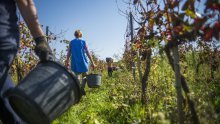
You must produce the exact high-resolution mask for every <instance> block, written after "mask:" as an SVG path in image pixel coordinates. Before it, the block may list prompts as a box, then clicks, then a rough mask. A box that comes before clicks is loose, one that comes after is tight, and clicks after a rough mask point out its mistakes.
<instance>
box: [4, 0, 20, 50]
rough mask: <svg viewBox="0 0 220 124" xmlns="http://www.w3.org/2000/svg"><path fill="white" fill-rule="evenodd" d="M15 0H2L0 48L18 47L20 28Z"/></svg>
mask: <svg viewBox="0 0 220 124" xmlns="http://www.w3.org/2000/svg"><path fill="white" fill-rule="evenodd" d="M17 21H18V18H17V14H16V4H15V1H14V0H0V50H10V49H17V48H18V42H19V30H18V25H17Z"/></svg>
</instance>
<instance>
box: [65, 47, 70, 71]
mask: <svg viewBox="0 0 220 124" xmlns="http://www.w3.org/2000/svg"><path fill="white" fill-rule="evenodd" d="M69 59H70V47H69V48H68V50H67V56H66V63H65V65H66V67H68V66H69Z"/></svg>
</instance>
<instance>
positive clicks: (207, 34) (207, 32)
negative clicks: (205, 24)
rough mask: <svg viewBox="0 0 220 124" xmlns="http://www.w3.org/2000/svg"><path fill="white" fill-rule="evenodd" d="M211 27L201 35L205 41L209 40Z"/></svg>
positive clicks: (211, 31)
mask: <svg viewBox="0 0 220 124" xmlns="http://www.w3.org/2000/svg"><path fill="white" fill-rule="evenodd" d="M212 33H213V29H209V30H206V31H205V36H204V37H203V38H204V40H205V41H209V40H210V39H211V38H212Z"/></svg>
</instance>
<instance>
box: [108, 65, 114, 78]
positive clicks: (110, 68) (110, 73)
mask: <svg viewBox="0 0 220 124" xmlns="http://www.w3.org/2000/svg"><path fill="white" fill-rule="evenodd" d="M112 72H113V68H112V67H108V76H109V77H111V76H112Z"/></svg>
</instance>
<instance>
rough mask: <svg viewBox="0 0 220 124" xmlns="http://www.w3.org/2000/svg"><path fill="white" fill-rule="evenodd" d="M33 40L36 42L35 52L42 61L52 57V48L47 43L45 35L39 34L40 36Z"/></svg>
mask: <svg viewBox="0 0 220 124" xmlns="http://www.w3.org/2000/svg"><path fill="white" fill-rule="evenodd" d="M34 40H35V43H36V46H35V53H36V54H37V56H38V57H39V58H40V61H42V62H44V61H48V60H50V59H53V54H52V50H51V48H50V46H49V44H48V43H47V40H46V37H45V36H41V37H38V38H35V39H34Z"/></svg>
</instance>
